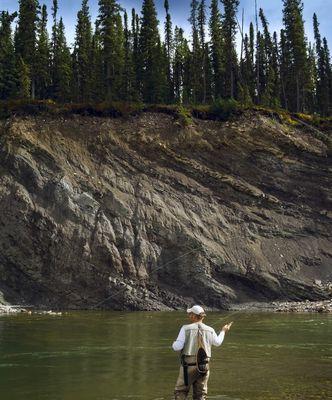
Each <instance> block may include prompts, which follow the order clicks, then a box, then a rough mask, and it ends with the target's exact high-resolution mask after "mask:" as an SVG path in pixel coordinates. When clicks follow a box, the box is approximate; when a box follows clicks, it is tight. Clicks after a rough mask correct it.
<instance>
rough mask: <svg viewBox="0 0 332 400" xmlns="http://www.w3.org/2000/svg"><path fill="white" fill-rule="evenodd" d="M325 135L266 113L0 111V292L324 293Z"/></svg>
mask: <svg viewBox="0 0 332 400" xmlns="http://www.w3.org/2000/svg"><path fill="white" fill-rule="evenodd" d="M323 136H324V135H322V136H321V137H317V135H315V134H314V133H313V132H310V131H304V130H302V129H301V130H297V129H295V128H294V129H293V128H290V127H287V126H284V125H281V124H279V123H278V122H277V121H274V120H273V119H272V120H271V119H269V118H267V117H263V116H260V115H246V116H243V117H241V118H239V120H238V121H237V122H227V123H222V122H213V121H198V120H197V121H195V122H194V124H193V126H191V127H188V128H185V129H183V128H181V127H180V126H179V125H178V123H177V121H175V120H174V119H173V117H171V116H167V115H164V114H152V113H145V114H142V115H141V116H138V117H135V118H131V119H128V120H125V119H106V118H105V119H102V118H93V117H70V118H68V119H65V118H63V117H61V118H60V117H57V118H54V119H52V118H51V117H48V118H47V119H45V118H42V117H35V118H33V117H26V118H13V119H12V120H11V121H3V122H1V126H0V210H1V212H0V292H2V293H3V295H4V297H5V299H6V300H7V301H10V302H12V303H15V304H22V303H25V304H33V305H38V306H41V307H58V308H98V307H101V308H115V309H167V308H176V307H182V306H184V305H187V304H191V303H192V302H199V303H202V304H205V305H207V306H210V307H217V308H223V307H226V306H227V304H228V303H229V302H232V303H234V302H245V301H267V300H298V299H310V300H317V299H324V298H325V297H327V296H328V294H327V291H325V290H323V288H322V287H321V285H316V284H315V280H316V281H317V280H319V281H321V282H323V283H326V282H327V281H329V280H332V275H331V265H332V240H331V232H332V230H331V227H332V220H331V218H332V212H331V200H332V197H331V174H330V172H331V164H332V163H331V157H330V156H329V152H328V148H327V145H326V140H325V139H326V138H324V137H323Z"/></svg>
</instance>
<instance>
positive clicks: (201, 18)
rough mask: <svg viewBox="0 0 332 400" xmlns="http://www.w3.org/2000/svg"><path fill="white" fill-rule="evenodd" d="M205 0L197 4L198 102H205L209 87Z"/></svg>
mask: <svg viewBox="0 0 332 400" xmlns="http://www.w3.org/2000/svg"><path fill="white" fill-rule="evenodd" d="M205 8H206V5H205V0H201V2H200V3H199V5H198V13H197V22H198V32H199V50H200V58H201V88H200V92H199V97H198V99H199V102H200V103H203V104H205V103H206V100H207V96H208V95H209V94H210V88H208V85H209V82H208V78H209V75H210V74H209V72H210V71H209V70H210V63H209V60H208V58H207V57H209V51H208V46H207V44H206V43H205V25H206V14H205Z"/></svg>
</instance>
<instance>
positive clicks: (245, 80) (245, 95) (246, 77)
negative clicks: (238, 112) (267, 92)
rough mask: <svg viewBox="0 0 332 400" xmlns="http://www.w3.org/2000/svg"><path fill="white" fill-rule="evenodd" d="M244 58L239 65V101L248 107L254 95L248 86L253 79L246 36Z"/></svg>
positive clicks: (245, 37) (246, 37) (246, 36)
mask: <svg viewBox="0 0 332 400" xmlns="http://www.w3.org/2000/svg"><path fill="white" fill-rule="evenodd" d="M243 51H244V58H243V60H241V63H240V71H241V78H242V79H241V85H240V96H239V97H240V101H241V103H243V104H245V105H250V104H252V102H253V98H254V93H251V91H250V86H252V79H255V76H254V72H253V71H252V70H253V65H252V60H251V54H250V44H249V37H248V35H247V34H245V36H244V40H243Z"/></svg>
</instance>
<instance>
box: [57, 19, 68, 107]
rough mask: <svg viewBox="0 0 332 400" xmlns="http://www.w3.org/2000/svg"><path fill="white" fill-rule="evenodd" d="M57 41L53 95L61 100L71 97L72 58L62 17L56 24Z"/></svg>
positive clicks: (64, 100)
mask: <svg viewBox="0 0 332 400" xmlns="http://www.w3.org/2000/svg"><path fill="white" fill-rule="evenodd" d="M56 28H57V29H56V34H55V37H56V42H55V47H54V59H53V68H54V70H53V97H54V98H55V99H56V100H58V101H61V102H66V101H69V100H70V99H71V88H72V86H71V85H72V58H71V54H70V50H69V48H68V46H67V42H66V36H65V26H64V23H63V20H62V18H60V21H59V23H58V24H57V26H56Z"/></svg>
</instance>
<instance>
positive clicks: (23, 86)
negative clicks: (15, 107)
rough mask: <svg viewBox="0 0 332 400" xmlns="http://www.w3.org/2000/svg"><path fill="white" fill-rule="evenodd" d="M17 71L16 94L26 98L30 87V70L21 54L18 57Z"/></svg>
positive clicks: (28, 95)
mask: <svg viewBox="0 0 332 400" xmlns="http://www.w3.org/2000/svg"><path fill="white" fill-rule="evenodd" d="M17 71H18V79H19V86H18V95H19V97H20V98H21V99H28V98H29V97H30V89H31V72H30V69H29V66H28V64H26V63H25V61H24V60H23V58H22V57H21V56H19V58H18V65H17Z"/></svg>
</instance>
